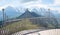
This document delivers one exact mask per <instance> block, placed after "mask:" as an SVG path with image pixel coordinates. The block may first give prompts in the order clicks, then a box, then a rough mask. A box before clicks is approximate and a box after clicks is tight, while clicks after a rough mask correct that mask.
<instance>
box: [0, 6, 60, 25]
mask: <svg viewBox="0 0 60 35" xmlns="http://www.w3.org/2000/svg"><path fill="white" fill-rule="evenodd" d="M4 12H5V13H6V16H8V18H9V19H13V18H15V19H22V18H34V17H48V18H47V19H45V18H44V19H42V18H36V19H30V21H31V22H32V23H34V24H37V22H38V24H40V25H41V24H42V25H43V26H46V25H49V23H50V24H52V25H54V26H57V24H58V23H60V20H59V19H57V17H58V16H59V13H56V12H57V11H54V10H48V9H44V8H40V9H35V8H33V9H32V10H31V11H29V10H28V9H26V10H25V12H23V11H21V10H19V9H16V8H14V7H11V6H8V7H7V8H5V9H4ZM21 12H23V13H21ZM54 12H55V13H54ZM50 17H52V18H53V19H51V18H50ZM59 17H60V16H59ZM49 18H50V19H49ZM0 19H2V12H0Z"/></svg>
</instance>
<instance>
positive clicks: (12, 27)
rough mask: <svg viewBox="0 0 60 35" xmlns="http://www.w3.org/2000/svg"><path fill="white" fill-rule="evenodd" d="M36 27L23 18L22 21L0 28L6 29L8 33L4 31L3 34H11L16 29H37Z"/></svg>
mask: <svg viewBox="0 0 60 35" xmlns="http://www.w3.org/2000/svg"><path fill="white" fill-rule="evenodd" d="M37 28H39V27H38V25H34V24H32V23H31V22H30V21H29V20H28V19H23V20H22V21H19V22H14V23H12V24H9V25H7V26H5V27H3V28H1V29H2V30H6V31H7V32H8V33H5V34H6V35H7V34H12V33H15V32H18V31H23V30H29V29H37Z"/></svg>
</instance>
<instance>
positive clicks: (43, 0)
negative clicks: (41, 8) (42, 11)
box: [42, 0, 54, 4]
mask: <svg viewBox="0 0 60 35" xmlns="http://www.w3.org/2000/svg"><path fill="white" fill-rule="evenodd" d="M42 3H43V4H53V3H54V0H42Z"/></svg>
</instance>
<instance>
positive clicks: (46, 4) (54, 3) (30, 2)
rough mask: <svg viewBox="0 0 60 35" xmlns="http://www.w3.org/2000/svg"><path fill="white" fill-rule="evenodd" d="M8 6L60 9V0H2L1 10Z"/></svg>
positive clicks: (0, 1)
mask: <svg viewBox="0 0 60 35" xmlns="http://www.w3.org/2000/svg"><path fill="white" fill-rule="evenodd" d="M7 6H13V7H16V8H20V7H23V8H32V7H38V8H39V7H43V8H50V9H55V10H58V11H60V0H0V10H1V9H2V8H5V7H7Z"/></svg>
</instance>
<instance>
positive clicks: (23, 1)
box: [20, 0, 37, 3]
mask: <svg viewBox="0 0 60 35" xmlns="http://www.w3.org/2000/svg"><path fill="white" fill-rule="evenodd" d="M30 1H37V0H20V2H21V3H26V2H30Z"/></svg>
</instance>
